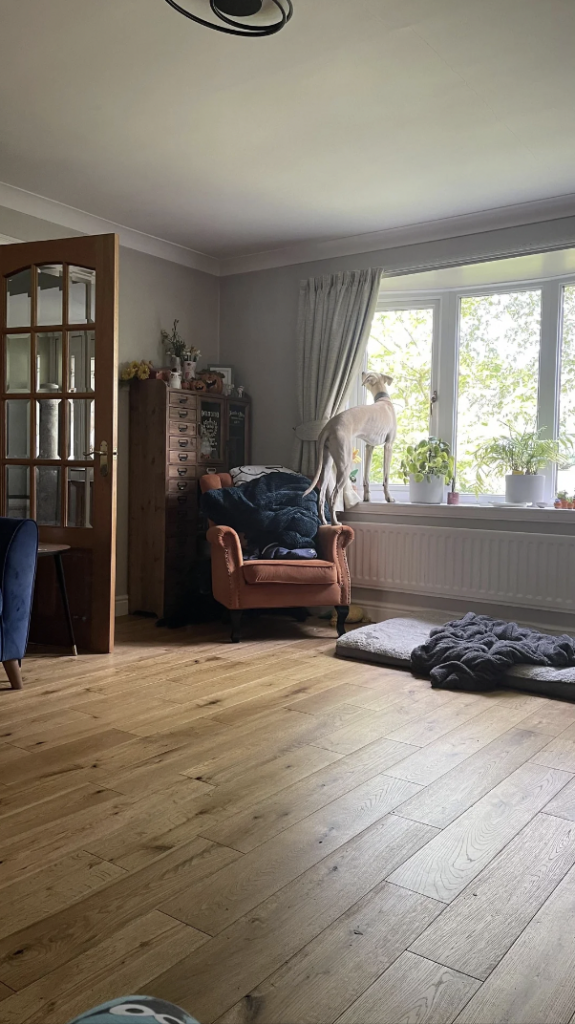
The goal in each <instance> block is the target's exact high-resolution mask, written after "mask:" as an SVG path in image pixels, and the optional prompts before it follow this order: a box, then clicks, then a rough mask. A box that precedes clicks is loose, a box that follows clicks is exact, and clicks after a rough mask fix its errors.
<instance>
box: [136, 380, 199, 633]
mask: <svg viewBox="0 0 575 1024" xmlns="http://www.w3.org/2000/svg"><path fill="white" fill-rule="evenodd" d="M197 419H198V399H197V397H196V395H194V394H192V393H191V392H189V391H170V389H169V388H168V387H167V386H166V384H165V383H164V381H161V380H151V381H142V382H139V381H138V382H133V383H132V384H131V385H130V513H129V528H130V534H129V555H128V557H129V563H128V564H129V598H130V604H129V607H130V612H149V613H153V614H155V615H158V616H165V615H171V614H173V613H174V612H175V611H176V610H177V608H178V607H180V606H181V601H182V599H183V597H184V593H185V589H186V585H187V582H188V579H189V574H190V569H191V566H192V564H193V561H194V559H195V557H196V538H197V520H198V497H197V490H198V487H197V478H198V474H199V472H204V470H199V469H198V432H197V431H198V426H197Z"/></svg>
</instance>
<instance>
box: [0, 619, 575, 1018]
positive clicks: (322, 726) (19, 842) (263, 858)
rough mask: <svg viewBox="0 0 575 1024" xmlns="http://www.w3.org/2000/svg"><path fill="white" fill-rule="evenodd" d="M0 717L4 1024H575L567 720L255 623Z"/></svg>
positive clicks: (117, 663)
mask: <svg viewBox="0 0 575 1024" xmlns="http://www.w3.org/2000/svg"><path fill="white" fill-rule="evenodd" d="M246 632H247V633H248V639H246V640H245V641H244V642H243V643H242V644H240V645H237V646H236V645H230V644H229V643H228V642H227V638H226V635H225V632H224V631H223V630H222V629H221V628H220V627H219V626H212V625H211V626H207V627H195V628H191V627H188V628H185V629H181V630H175V631H168V630H158V629H156V628H155V626H154V624H153V623H151V622H150V621H149V620H142V619H130V618H127V619H125V620H121V621H120V622H119V628H118V642H117V647H116V651H115V653H114V654H113V655H111V656H100V655H98V656H92V657H87V656H81V657H79V658H71V657H68V656H52V655H50V654H46V653H40V652H38V653H32V654H30V655H29V657H27V658H26V660H25V662H24V666H23V671H24V680H25V688H24V690H23V691H22V692H21V693H17V692H13V691H11V690H8V689H7V688H4V689H2V690H0V1021H1V1022H2V1024H64V1021H66V1020H68V1019H70V1018H72V1017H74V1016H75V1015H76V1014H78V1013H80V1012H81V1011H82V1010H83V1009H87V1008H89V1007H90V1006H93V1005H95V1004H97V1003H99V1002H103V1001H105V1000H107V999H110V998H114V997H117V996H122V995H127V994H131V993H134V992H137V991H141V992H147V993H150V994H156V995H157V996H158V997H160V998H164V999H169V1000H172V1001H174V1002H176V1003H180V1004H181V1005H182V1006H184V1007H185V1008H186V1009H188V1010H189V1011H190V1012H191V1013H192V1014H194V1015H196V1016H197V1017H198V1019H199V1020H200V1021H201V1022H202V1024H212V1022H216V1021H217V1022H218V1024H335V1022H336V1021H337V1022H338V1024H398V1022H400V1021H401V1022H408V1021H413V1022H417V1024H450V1022H452V1021H457V1022H458V1024H547V1022H549V1024H551V1022H554V1024H563V1022H565V1024H575V939H574V934H575V933H574V930H573V919H574V916H575V707H574V706H573V705H569V704H563V703H559V702H554V701H550V700H545V699H543V698H540V697H534V696H532V695H529V694H521V693H517V692H511V691H505V692H504V691H502V690H501V691H494V692H492V693H489V694H465V693H460V692H450V691H439V690H431V688H430V687H429V684H428V683H427V682H426V681H425V680H419V679H415V678H413V677H412V676H411V675H410V674H409V673H405V672H401V671H396V670H394V669H388V668H381V667H377V666H372V665H368V664H363V663H353V662H349V661H344V660H341V661H340V660H338V659H336V658H335V657H334V633H333V630H332V629H331V627H330V626H329V625H328V624H326V623H325V622H324V623H320V622H319V621H317V620H309V621H308V623H306V624H305V625H301V624H296V623H294V622H291V621H290V620H289V619H284V618H276V617H270V618H265V617H262V618H261V619H260V620H254V621H253V622H250V624H249V631H248V630H246Z"/></svg>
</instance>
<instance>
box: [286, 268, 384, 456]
mask: <svg viewBox="0 0 575 1024" xmlns="http://www.w3.org/2000/svg"><path fill="white" fill-rule="evenodd" d="M381 274H382V268H381V267H376V268H372V269H370V270H350V271H345V272H342V273H339V274H334V275H333V276H326V277H315V278H314V277H312V278H309V279H308V280H307V281H302V282H301V285H300V296H299V316H298V400H299V414H300V419H301V423H300V426H299V427H298V428H297V429H296V442H295V447H294V469H297V470H298V472H300V473H304V474H305V475H306V476H313V474H314V472H315V468H316V462H317V444H316V440H317V438H318V436H319V434H320V431H321V429H322V427H323V426H324V425H325V423H326V422H327V421H328V420H329V419H330V417H331V416H334V415H335V413H336V412H339V411H340V410H341V409H342V408H343V406H344V404H345V400H346V398H347V395H348V392H349V390H350V388H351V386H352V384H353V381H354V380H355V377H356V375H357V374H358V373H359V370H360V368H361V362H362V359H363V353H364V351H365V345H366V343H367V339H368V337H369V330H370V327H371V322H372V320H373V315H374V312H375V305H376V302H377V296H378V292H379V283H380V280H381Z"/></svg>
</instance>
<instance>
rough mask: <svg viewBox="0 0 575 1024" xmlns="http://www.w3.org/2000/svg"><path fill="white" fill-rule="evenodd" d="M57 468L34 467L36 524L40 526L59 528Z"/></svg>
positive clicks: (58, 474)
mask: <svg viewBox="0 0 575 1024" xmlns="http://www.w3.org/2000/svg"><path fill="white" fill-rule="evenodd" d="M61 472H62V470H61V469H60V467H59V466H36V522H37V523H38V524H39V525H40V526H61V524H62V515H61V507H62V501H61V489H60V473H61Z"/></svg>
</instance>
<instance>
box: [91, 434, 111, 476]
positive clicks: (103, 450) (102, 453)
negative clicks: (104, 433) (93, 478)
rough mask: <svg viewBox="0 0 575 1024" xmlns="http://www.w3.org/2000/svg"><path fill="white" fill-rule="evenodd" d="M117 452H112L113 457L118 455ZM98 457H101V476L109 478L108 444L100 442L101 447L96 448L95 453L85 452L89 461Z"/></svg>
mask: <svg viewBox="0 0 575 1024" xmlns="http://www.w3.org/2000/svg"><path fill="white" fill-rule="evenodd" d="M117 454H118V453H117V452H115V451H114V452H112V455H117ZM96 455H98V456H99V457H100V475H101V476H108V455H109V452H108V442H107V441H100V447H99V448H94V450H93V451H89V452H84V458H85V459H89V458H90V457H91V456H96Z"/></svg>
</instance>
